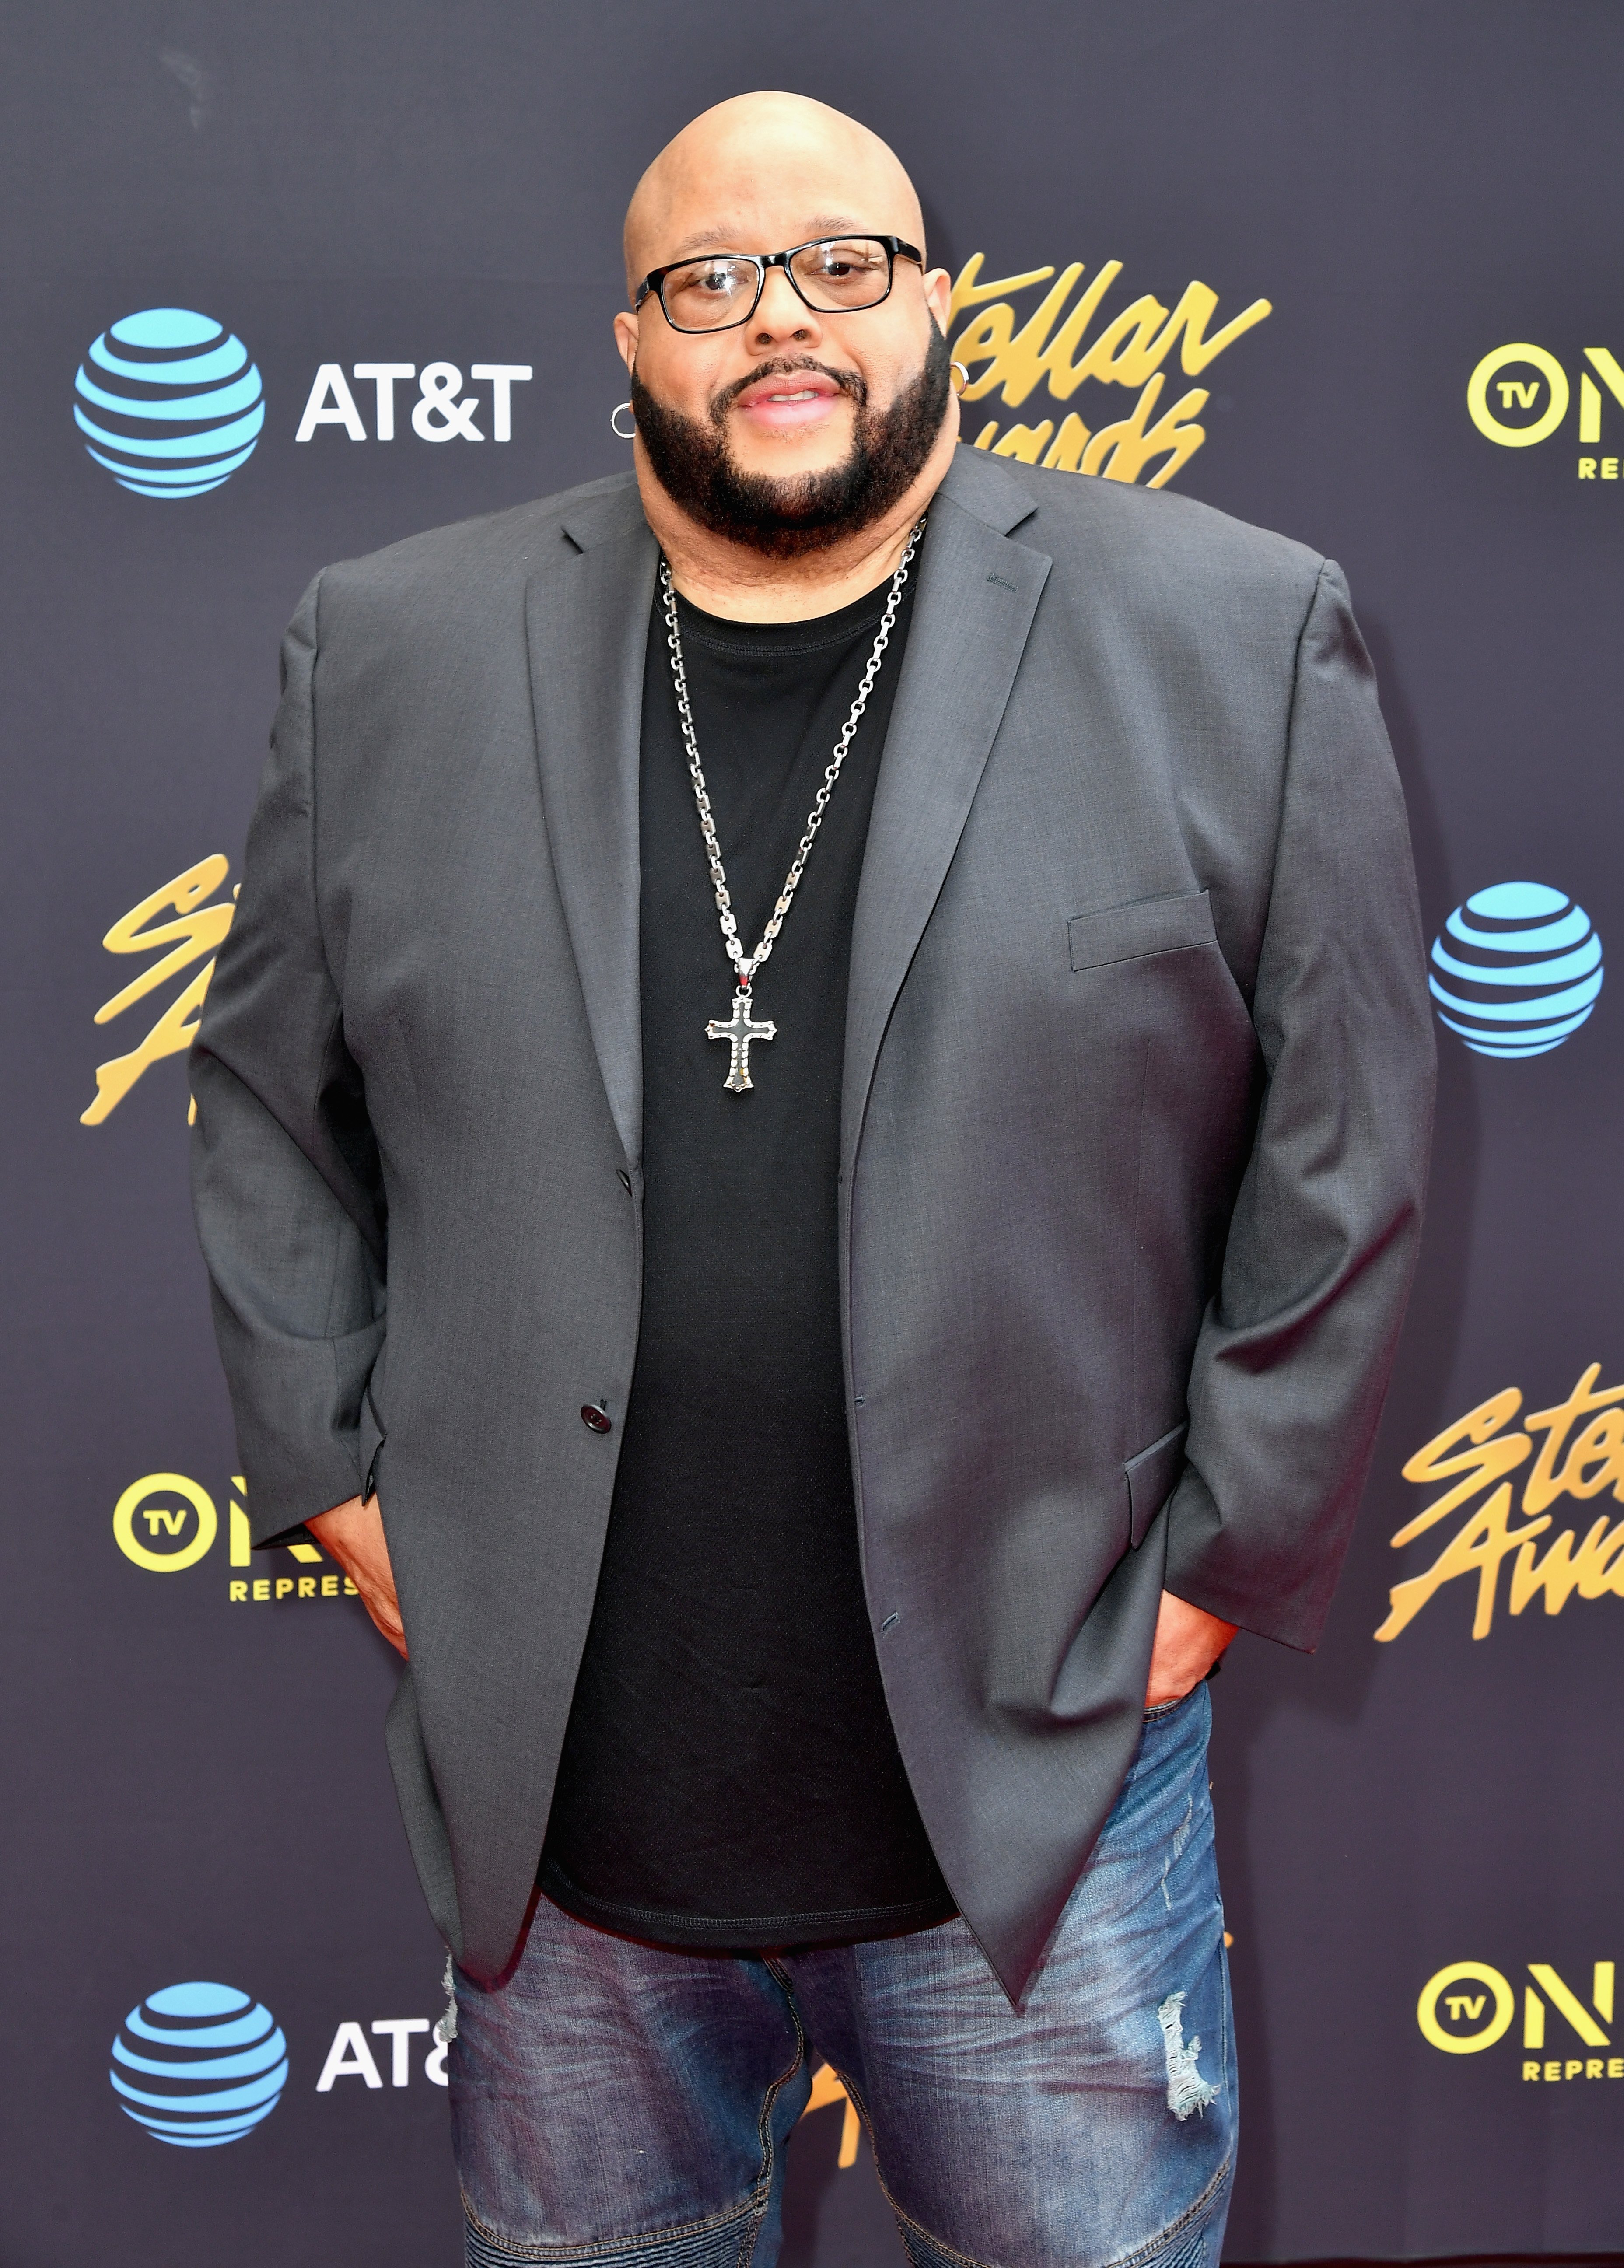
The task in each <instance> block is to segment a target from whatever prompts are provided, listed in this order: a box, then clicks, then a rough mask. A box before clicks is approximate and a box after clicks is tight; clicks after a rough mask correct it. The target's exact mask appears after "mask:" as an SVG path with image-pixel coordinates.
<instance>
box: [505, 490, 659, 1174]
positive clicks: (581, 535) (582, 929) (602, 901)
mask: <svg viewBox="0 0 1624 2268" xmlns="http://www.w3.org/2000/svg"><path fill="white" fill-rule="evenodd" d="M564 533H565V534H566V535H567V536H569V538H570V541H571V542H573V543H575V544H576V545H577V546H578V547H579V549H578V550H577V553H576V555H575V556H570V557H568V558H566V559H563V560H562V561H560V562H559V563H557V564H556V565H555V566H553V567H550V568H548V569H546V570H544V571H543V572H542V573H540V574H539V575H536V576H533V577H532V578H531V580H530V583H529V584H528V585H527V587H526V589H525V626H526V634H527V637H528V641H529V651H530V681H531V690H532V696H533V705H534V712H535V728H536V751H537V758H538V762H539V764H540V773H541V800H542V806H543V809H544V811H545V813H546V815H547V840H548V843H549V845H550V847H551V851H552V856H553V867H554V872H555V875H556V877H557V880H558V890H559V895H560V897H561V898H562V901H563V909H564V918H565V920H566V922H567V923H568V924H569V928H570V944H571V946H573V948H574V951H575V958H576V966H577V969H578V970H579V972H580V978H581V990H582V992H583V994H584V997H585V1001H586V1014H587V1020H588V1023H589V1024H590V1026H591V1027H592V1044H593V1046H594V1048H595V1049H596V1050H597V1054H598V1062H599V1068H600V1069H601V1071H602V1073H603V1083H604V1089H605V1092H606V1094H607V1096H608V1099H609V1108H610V1110H611V1112H612V1113H613V1114H614V1123H615V1127H616V1129H617V1130H618V1131H619V1134H620V1137H621V1145H622V1146H623V1148H624V1149H625V1152H626V1157H627V1161H628V1164H630V1165H634V1166H635V1165H636V1163H637V1160H638V1158H639V1156H640V1154H641V1152H642V1147H643V1035H642V1031H641V1029H640V1026H639V1020H638V1019H639V1013H640V1010H639V999H638V980H637V950H638V899H639V887H640V875H639V864H638V843H637V834H638V828H637V811H638V775H639V762H638V759H639V751H640V747H641V740H642V720H643V658H644V650H645V648H646V645H647V643H648V630H649V614H650V608H651V606H652V604H653V599H654V576H655V568H656V563H657V561H658V552H657V549H656V547H655V542H654V538H653V537H652V535H651V534H650V532H649V528H648V525H647V522H646V521H645V520H644V519H643V508H642V505H641V504H640V503H639V502H638V499H637V492H636V489H635V488H626V487H620V488H616V489H614V490H610V491H608V492H607V493H600V494H599V495H598V496H596V497H591V498H589V499H587V500H586V501H585V502H584V504H582V505H581V506H579V507H577V510H576V512H574V513H573V514H572V516H571V518H570V520H569V521H567V522H566V523H565V528H564Z"/></svg>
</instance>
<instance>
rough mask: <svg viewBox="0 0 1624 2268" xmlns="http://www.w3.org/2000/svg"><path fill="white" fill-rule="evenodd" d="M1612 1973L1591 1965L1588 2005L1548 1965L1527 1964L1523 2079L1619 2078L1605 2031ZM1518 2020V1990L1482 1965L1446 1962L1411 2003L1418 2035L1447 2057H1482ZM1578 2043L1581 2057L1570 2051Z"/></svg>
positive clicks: (1623, 2066) (1619, 2059) (1623, 2073)
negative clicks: (1416, 1999)
mask: <svg viewBox="0 0 1624 2268" xmlns="http://www.w3.org/2000/svg"><path fill="white" fill-rule="evenodd" d="M1614 1973H1615V1964H1614V1963H1613V1962H1611V1961H1598V1962H1596V1963H1595V1964H1594V1966H1593V1967H1592V1969H1591V1979H1590V2003H1589V2006H1588V2007H1587V2006H1586V2004H1585V2003H1584V2000H1583V1999H1580V1997H1579V1994H1578V1992H1576V1991H1575V1989H1574V1987H1573V1986H1572V1985H1569V1983H1568V1982H1567V1981H1566V1979H1565V1978H1564V1977H1562V1976H1561V1975H1559V1974H1558V1972H1557V1971H1556V1970H1554V1968H1553V1967H1552V1966H1551V1964H1550V1962H1548V1961H1531V1962H1529V1963H1528V1974H1529V1976H1530V1977H1532V1979H1533V1982H1532V1985H1524V1987H1523V2002H1522V2016H1523V2036H1522V2045H1523V2050H1524V2062H1523V2077H1524V2079H1525V2080H1539V2081H1541V2082H1543V2083H1546V2084H1555V2083H1559V2082H1562V2081H1565V2080H1572V2079H1586V2080H1588V2079H1624V2055H1614V2054H1613V2052H1612V2047H1613V2042H1612V2039H1611V2037H1610V2036H1609V2034H1608V2033H1607V2031H1606V2030H1605V2029H1604V2026H1606V2025H1609V2024H1611V2023H1612V2021H1613V1982H1614ZM1553 2019H1554V2021H1553ZM1415 2021H1416V2022H1417V2023H1418V2024H1419V2025H1420V2027H1421V2035H1422V2038H1423V2039H1424V2040H1426V2041H1428V2042H1429V2043H1430V2044H1431V2045H1432V2046H1433V2047H1435V2048H1438V2049H1441V2050H1442V2051H1443V2052H1444V2054H1445V2055H1457V2056H1462V2055H1481V2053H1482V2052H1483V2051H1484V2050H1485V2049H1486V2048H1492V2047H1495V2046H1496V2045H1497V2044H1498V2043H1499V2042H1500V2041H1502V2040H1503V2039H1504V2037H1505V2036H1506V2034H1507V2033H1508V2032H1509V2031H1510V2029H1511V2027H1512V2025H1513V2023H1514V2022H1515V2021H1517V1992H1516V1989H1515V1987H1514V1986H1513V1985H1512V1984H1511V1981H1510V1978H1509V1977H1505V1976H1503V1974H1502V1973H1501V1971H1500V1970H1498V1969H1494V1968H1491V1967H1490V1966H1489V1964H1488V1962H1486V1961H1452V1962H1451V1963H1450V1964H1449V1966H1448V1968H1447V1969H1440V1970H1438V1972H1437V1975H1436V1976H1434V1977H1428V1979H1427V1981H1426V1983H1425V1984H1424V1985H1422V1988H1421V1998H1420V1999H1419V2000H1418V2001H1417V2002H1416V2004H1415ZM1547 2031H1548V2032H1549V2035H1550V2036H1549V2037H1548V2038H1547ZM1575 2045H1577V2046H1578V2048H1579V2049H1580V2050H1582V2051H1583V2052H1581V2053H1578V2054H1575V2053H1574V2052H1573V2050H1574V2047H1575ZM1553 2050H1561V2051H1562V2052H1560V2053H1553V2052H1552V2051H1553Z"/></svg>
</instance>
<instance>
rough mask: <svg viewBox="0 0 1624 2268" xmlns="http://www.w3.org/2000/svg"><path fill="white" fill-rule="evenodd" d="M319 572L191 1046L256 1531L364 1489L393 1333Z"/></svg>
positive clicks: (204, 1221) (209, 1214)
mask: <svg viewBox="0 0 1624 2268" xmlns="http://www.w3.org/2000/svg"><path fill="white" fill-rule="evenodd" d="M319 605H320V578H318V580H317V582H316V583H314V584H312V585H311V588H310V589H309V590H308V591H307V592H306V593H305V598H304V600H302V602H301V604H300V606H299V609H298V613H297V614H296V615H295V616H294V618H293V621H292V622H291V624H290V627H289V630H288V635H287V637H286V639H285V640H284V642H283V664H282V666H283V695H282V703H281V706H280V708H279V709H278V711H277V714H276V726H275V729H274V730H273V732H272V735H271V753H270V758H269V761H268V764H267V766H266V770H265V775H264V778H263V781H262V783H261V790H260V798H259V802H258V805H257V806H256V808H255V811H254V820H253V823H252V825H251V826H250V828H249V832H248V845H247V853H246V859H245V862H244V869H243V881H242V890H241V895H240V897H239V901H238V907H237V914H236V918H235V920H234V921H233V923H232V924H231V932H230V934H229V935H228V937H227V938H226V940H225V943H224V946H222V948H221V951H220V955H219V959H218V962H217V966H216V968H215V972H214V977H213V981H212V983H210V985H209V996H208V999H207V1001H206V1003H205V1006H204V1011H203V1015H202V1024H201V1028H200V1030H199V1033H198V1036H197V1039H196V1041H195V1043H194V1046H193V1050H192V1091H193V1095H194V1097H195V1102H196V1115H195V1124H194V1130H193V1144H192V1186H193V1200H194V1204H195V1211H196V1217H197V1226H198V1233H199V1236H200V1238H201V1240H202V1248H203V1257H204V1259H205V1261H206V1262H207V1263H208V1269H209V1279H210V1282H211V1285H212V1289H213V1302H214V1318H215V1329H216V1332H217V1337H218V1340H219V1345H220V1353H221V1357H222V1359H223V1360H224V1366H225V1374H226V1380H227V1383H228V1385H229V1387H230V1388H231V1406H232V1410H233V1413H234V1415H235V1418H236V1422H237V1441H238V1447H239V1453H240V1454H241V1457H242V1461H243V1462H242V1469H243V1472H244V1474H245V1476H246V1479H247V1482H248V1509H249V1519H250V1522H251V1526H252V1529H253V1535H254V1542H255V1543H267V1542H272V1541H276V1540H280V1539H282V1538H283V1536H284V1535H285V1534H286V1533H287V1531H289V1530H295V1529H297V1528H298V1526H299V1524H300V1523H301V1522H302V1521H304V1520H305V1519H306V1518H307V1517H313V1516H314V1515H315V1514H317V1513H322V1512H326V1511H328V1510H330V1509H331V1507H332V1506H334V1505H336V1504H341V1503H342V1502H343V1501H344V1500H345V1499H347V1498H349V1497H352V1496H355V1495H356V1493H357V1492H358V1491H360V1490H361V1489H362V1486H363V1484H364V1481H365V1480H366V1478H367V1467H368V1463H369V1462H370V1459H371V1455H372V1454H373V1451H374V1449H375V1447H376V1440H377V1429H376V1425H375V1424H374V1425H371V1439H370V1440H369V1438H368V1435H367V1432H366V1430H365V1428H366V1425H367V1423H368V1420H367V1418H365V1417H364V1411H363V1403H364V1395H365V1390H366V1386H367V1381H368V1378H369V1376H370V1374H371V1369H372V1366H373V1364H374V1362H375V1361H376V1360H377V1358H378V1351H379V1349H380V1348H381V1346H382V1344H383V1339H384V1303H385V1257H386V1223H385V1209H384V1201H383V1189H382V1183H381V1178H380V1175H379V1169H378V1147H377V1144H376V1142H375V1141H374V1140H373V1138H372V1133H371V1127H370V1126H369V1124H368V1123H367V1116H366V1108H365V1098H364V1094H363V1092H362V1084H361V1078H360V1074H359V1072H358V1071H357V1070H356V1064H355V1063H354V1062H353V1060H352V1059H351V1057H350V1056H349V1051H348V1049H346V1047H345V1045H344V1027H343V1013H342V1001H341V998H340V995H339V991H338V988H337V985H336V984H335V983H334V976H333V973H332V970H331V968H329V966H328V962H327V954H326V952H325V951H324V948H323V943H322V937H321V924H320V910H319V906H318V900H317V889H316V871H315V848H316V845H315V832H316V830H315V819H316V802H315V799H316V785H315V761H316V739H317V735H316V713H315V681H316V666H317V652H318V642H317V620H318V608H319Z"/></svg>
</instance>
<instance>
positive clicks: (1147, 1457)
mask: <svg viewBox="0 0 1624 2268" xmlns="http://www.w3.org/2000/svg"><path fill="white" fill-rule="evenodd" d="M1189 1430H1190V1428H1189V1423H1188V1420H1186V1422H1185V1423H1184V1424H1183V1425H1175V1426H1174V1427H1173V1429H1172V1432H1171V1433H1164V1434H1163V1436H1162V1438H1161V1440H1159V1441H1152V1442H1151V1444H1150V1447H1149V1448H1148V1449H1141V1450H1140V1452H1139V1454H1138V1455H1137V1456H1136V1457H1129V1459H1128V1462H1127V1463H1126V1464H1125V1465H1124V1466H1123V1468H1122V1470H1123V1471H1124V1472H1125V1473H1126V1474H1127V1475H1128V1541H1129V1543H1131V1544H1132V1545H1133V1546H1134V1549H1135V1550H1138V1548H1139V1546H1140V1545H1141V1544H1142V1543H1143V1542H1144V1539H1145V1535H1146V1533H1147V1531H1148V1530H1149V1528H1150V1522H1151V1521H1153V1520H1154V1519H1155V1518H1156V1515H1157V1513H1158V1512H1159V1511H1160V1510H1161V1508H1162V1506H1164V1505H1165V1503H1166V1501H1167V1499H1168V1498H1169V1497H1170V1496H1171V1495H1172V1492H1173V1491H1174V1489H1175V1488H1176V1487H1177V1486H1178V1484H1179V1474H1180V1473H1181V1472H1182V1471H1183V1470H1184V1437H1185V1435H1186V1434H1187V1432H1189Z"/></svg>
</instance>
